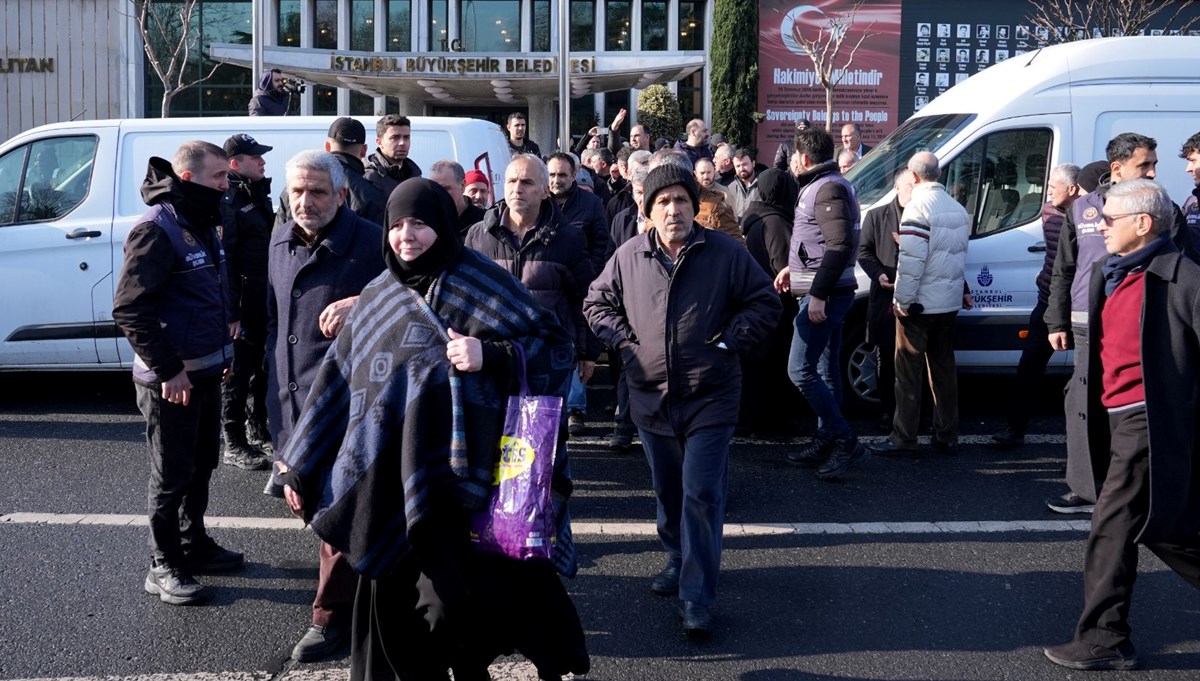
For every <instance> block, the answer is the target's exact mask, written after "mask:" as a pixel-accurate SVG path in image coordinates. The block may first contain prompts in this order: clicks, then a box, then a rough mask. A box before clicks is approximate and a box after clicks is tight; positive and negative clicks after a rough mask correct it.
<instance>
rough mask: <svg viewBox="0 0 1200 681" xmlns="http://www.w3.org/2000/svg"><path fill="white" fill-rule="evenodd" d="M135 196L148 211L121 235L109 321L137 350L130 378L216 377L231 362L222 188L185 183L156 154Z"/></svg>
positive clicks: (154, 381) (144, 382) (157, 380)
mask: <svg viewBox="0 0 1200 681" xmlns="http://www.w3.org/2000/svg"><path fill="white" fill-rule="evenodd" d="M142 200H144V201H145V202H146V205H148V206H150V210H148V211H146V213H145V214H144V215H143V216H142V218H141V219H140V220H139V221H138V223H137V224H136V225H135V226H134V227H133V229H131V230H130V231H129V236H128V237H127V238H126V240H125V263H124V266H123V267H122V268H121V277H120V279H119V280H118V282H117V289H116V295H115V296H114V298H113V321H114V322H116V324H117V327H118V328H120V329H121V331H122V332H124V334H125V337H126V338H127V339H129V344H130V345H131V346H133V351H134V353H136V355H137V357H136V359H135V360H134V367H133V380H134V381H135V382H137V383H140V384H142V385H155V384H157V383H161V382H163V381H167V380H170V379H172V378H174V377H175V376H177V375H179V373H180V372H182V371H184V370H185V369H186V370H187V372H188V376H189V378H193V379H194V378H200V377H206V376H220V374H221V373H222V372H223V371H224V370H225V368H226V367H228V366H229V365H230V363H231V362H232V361H233V341H232V339H231V338H230V336H229V324H230V322H231V321H232V320H233V314H232V311H231V309H230V304H229V280H228V276H227V274H226V270H225V250H224V247H223V245H222V243H221V238H220V236H219V234H218V231H217V230H218V227H219V226H220V224H221V213H220V200H221V193H220V192H219V191H217V190H215V189H210V188H208V187H204V186H202V185H199V184H196V183H193V182H184V181H183V180H181V179H179V178H178V177H177V176H176V175H175V172H174V170H172V168H171V163H170V161H167V160H166V159H162V158H158V157H157V156H155V157H151V159H150V162H149V164H148V168H147V170H146V179H145V180H143V182H142Z"/></svg>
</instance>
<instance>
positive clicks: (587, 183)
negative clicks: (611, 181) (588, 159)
mask: <svg viewBox="0 0 1200 681" xmlns="http://www.w3.org/2000/svg"><path fill="white" fill-rule="evenodd" d="M575 184H577V185H579V186H581V187H589V188H591V189H595V188H596V183H595V182H593V181H592V174H591V173H590V172H588V169H587V168H580V169H579V170H578V171H577V172H576V173H575Z"/></svg>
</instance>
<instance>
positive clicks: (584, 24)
mask: <svg viewBox="0 0 1200 681" xmlns="http://www.w3.org/2000/svg"><path fill="white" fill-rule="evenodd" d="M571 49H572V50H573V51H576V52H591V51H593V50H595V49H596V3H595V1H594V0H571Z"/></svg>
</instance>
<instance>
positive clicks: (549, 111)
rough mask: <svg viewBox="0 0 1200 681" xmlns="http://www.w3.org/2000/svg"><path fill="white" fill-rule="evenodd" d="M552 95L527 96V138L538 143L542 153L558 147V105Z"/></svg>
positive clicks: (547, 152)
mask: <svg viewBox="0 0 1200 681" xmlns="http://www.w3.org/2000/svg"><path fill="white" fill-rule="evenodd" d="M555 102H556V100H555V98H553V97H530V98H529V121H528V123H529V132H528V133H527V134H528V135H529V139H531V140H533V141H534V142H537V143H538V146H539V147H541V149H542V153H543V154H549V153H551V152H553V151H556V150H557V149H558V106H556V103H555Z"/></svg>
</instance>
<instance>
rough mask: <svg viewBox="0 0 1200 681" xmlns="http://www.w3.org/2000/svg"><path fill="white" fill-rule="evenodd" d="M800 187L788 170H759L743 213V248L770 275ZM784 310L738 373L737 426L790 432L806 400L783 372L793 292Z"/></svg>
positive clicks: (782, 262) (781, 258)
mask: <svg viewBox="0 0 1200 681" xmlns="http://www.w3.org/2000/svg"><path fill="white" fill-rule="evenodd" d="M798 198H799V188H798V187H797V186H796V180H795V179H794V178H793V177H792V175H791V174H790V173H789V172H788V171H786V170H779V169H777V168H771V169H769V170H766V171H763V172H762V173H761V174H760V175H759V176H758V200H757V201H751V202H750V205H749V206H747V207H746V213H745V215H743V216H742V229H743V231H744V232H745V234H746V249H747V250H749V251H750V255H751V256H753V257H754V260H755V262H757V263H758V264H759V266H760V267H762V268H763V271H764V272H766V273H767V276H769V277H772V278H773V277H774V276H775V275H776V274H779V271H780V270H781V269H783V268H785V267H787V264H788V248H789V247H790V244H791V240H792V220H793V218H794V216H795V211H796V201H797V200H798ZM779 300H780V302H782V303H783V313H782V314H781V315H780V317H779V323H778V324H777V325H776V327H775V330H774V331H772V332H771V335H770V337H769V338H768V339H767V348H766V352H765V353H764V354H763V355H762V358H761V361H759V362H753V361H750V362H747V363H746V364H747V366H746V367H745V376H744V378H743V379H742V408H741V415H742V418H741V421H742V423H741V426H742V428H743V429H745V430H749V431H754V432H756V433H758V434H779V435H791V434H794V433H793V430H794V428H793V422H794V421H795V416H796V413H797V410H798V409H800V405H802V404H803V403H804V401H803V399H802V398H801V396H800V393H799V392H798V391H797V390H796V387H795V386H794V385H792V382H791V381H790V380H788V377H787V361H788V352H789V351H790V349H791V344H792V320H793V319H795V317H796V312H797V311H798V308H799V304H798V302H797V300H796V297H795V296H793V295H792V294H791V293H781V294H780V295H779Z"/></svg>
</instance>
